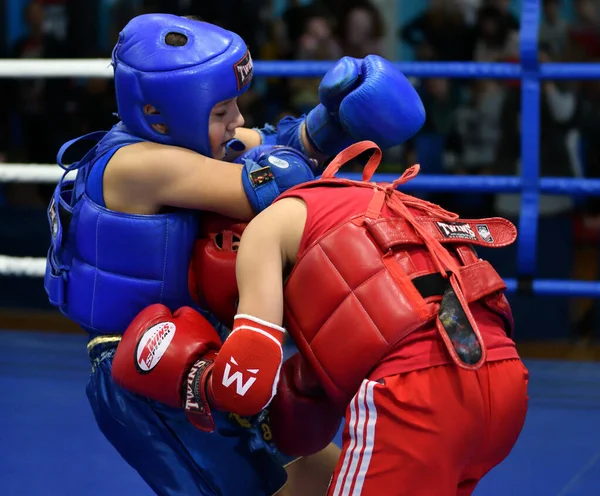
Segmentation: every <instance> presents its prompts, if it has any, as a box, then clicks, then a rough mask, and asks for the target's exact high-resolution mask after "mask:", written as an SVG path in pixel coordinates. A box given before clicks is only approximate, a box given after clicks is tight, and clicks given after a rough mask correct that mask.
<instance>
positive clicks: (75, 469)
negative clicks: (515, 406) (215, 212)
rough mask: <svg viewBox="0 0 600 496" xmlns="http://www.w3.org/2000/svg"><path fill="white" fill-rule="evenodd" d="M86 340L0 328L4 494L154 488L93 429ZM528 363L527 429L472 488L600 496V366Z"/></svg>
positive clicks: (139, 494)
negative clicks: (86, 394) (475, 486)
mask: <svg viewBox="0 0 600 496" xmlns="http://www.w3.org/2000/svg"><path fill="white" fill-rule="evenodd" d="M85 344H86V337H85V336H83V335H74V334H53V333H47V332H44V333H41V332H23V331H0V392H1V393H2V394H0V453H2V455H3V456H2V463H0V484H1V485H0V494H2V495H3V496H42V495H44V496H54V495H56V496H81V495H86V496H100V495H107V494H115V495H124V494H127V495H128V496H151V495H152V494H153V493H152V491H150V490H149V489H148V488H147V487H146V486H145V484H144V483H143V482H142V480H141V479H140V478H139V477H138V476H137V474H136V473H135V472H134V471H133V470H132V469H131V468H130V467H129V466H128V465H126V464H125V463H124V462H123V461H122V460H121V459H120V458H119V456H118V455H117V454H116V452H115V451H114V450H113V448H112V447H111V446H110V445H109V444H108V442H107V441H106V440H105V439H104V438H103V437H102V435H101V434H100V432H99V430H98V429H97V427H96V425H95V422H94V419H93V417H92V413H91V410H90V408H89V406H88V403H87V399H86V397H85V390H84V389H85V384H86V381H87V377H88V374H89V371H90V364H89V361H88V357H87V354H86V351H85ZM525 362H526V365H527V367H528V368H529V371H530V373H531V382H530V397H531V401H530V409H529V413H528V417H527V422H526V424H525V428H524V429H523V432H522V434H521V437H520V438H519V441H518V442H517V445H516V446H515V448H514V449H513V451H512V453H511V455H510V456H509V457H508V458H507V459H506V460H505V461H504V462H503V463H502V464H501V465H500V466H498V467H496V469H494V470H493V471H492V472H491V473H490V474H488V476H487V477H486V478H484V479H483V480H482V482H481V483H480V485H479V486H478V488H477V490H476V491H475V493H474V494H475V495H476V496H574V495H580V496H594V495H599V494H600V363H588V362H561V361H545V360H525ZM338 441H339V436H338ZM100 481H101V482H100Z"/></svg>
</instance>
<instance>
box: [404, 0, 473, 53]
mask: <svg viewBox="0 0 600 496" xmlns="http://www.w3.org/2000/svg"><path fill="white" fill-rule="evenodd" d="M398 34H399V35H400V37H401V38H402V40H403V41H405V42H406V43H408V44H409V45H410V46H411V47H412V48H413V49H414V50H415V54H416V57H417V59H418V60H437V61H465V60H472V54H473V31H472V29H471V28H470V27H469V25H468V24H467V22H466V20H465V18H464V16H463V13H462V11H461V9H460V7H459V6H458V4H457V3H456V2H455V1H454V0H430V2H429V7H428V9H427V10H426V11H425V12H424V13H423V14H421V15H419V16H418V17H416V18H415V19H414V20H412V21H411V22H409V23H408V24H406V25H405V26H404V27H402V28H401V29H400V30H399V32H398Z"/></svg>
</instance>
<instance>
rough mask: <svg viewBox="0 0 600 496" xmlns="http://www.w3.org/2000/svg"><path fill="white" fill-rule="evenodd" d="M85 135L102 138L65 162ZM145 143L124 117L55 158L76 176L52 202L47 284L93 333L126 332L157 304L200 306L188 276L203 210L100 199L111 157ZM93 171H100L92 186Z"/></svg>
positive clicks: (64, 182)
mask: <svg viewBox="0 0 600 496" xmlns="http://www.w3.org/2000/svg"><path fill="white" fill-rule="evenodd" d="M82 139H88V140H93V141H96V144H94V146H93V147H92V148H91V149H90V150H89V151H88V152H87V153H86V155H85V156H84V157H83V158H82V159H81V160H79V161H78V162H75V163H73V164H70V165H68V166H65V165H63V163H62V160H63V155H64V153H65V152H66V150H67V149H68V148H69V147H70V146H71V145H73V144H74V143H75V142H77V141H79V140H82ZM141 141H144V140H142V139H140V138H137V137H135V136H133V135H131V134H129V133H128V132H127V129H126V128H125V126H124V125H123V124H122V123H119V124H117V125H115V126H114V127H113V128H112V129H111V130H110V131H108V132H97V133H91V134H88V135H85V136H82V137H80V138H77V139H75V140H73V141H70V142H67V143H65V144H64V145H63V147H62V148H61V149H60V151H59V153H58V156H57V161H58V164H59V165H60V166H61V167H62V168H63V169H65V171H67V172H68V171H72V170H77V176H76V179H75V180H74V181H73V180H66V179H65V176H66V172H65V175H63V178H62V179H61V181H60V182H59V184H58V186H57V187H56V190H55V192H54V195H53V198H52V201H51V202H50V206H49V208H48V220H49V222H50V227H51V231H52V243H51V246H50V249H49V251H48V257H47V262H46V275H45V280H44V287H45V289H46V292H47V294H48V297H49V300H50V302H51V303H52V304H53V305H55V306H57V307H58V308H59V309H60V311H61V312H62V313H63V314H64V315H66V316H67V317H68V318H69V319H71V320H73V321H75V322H77V323H79V324H80V325H81V326H82V327H83V328H84V329H85V330H86V331H88V332H89V333H90V334H92V335H100V334H122V333H123V332H124V331H125V329H126V328H127V326H128V325H129V323H130V322H131V321H132V320H133V318H134V317H135V316H136V315H137V314H138V313H139V312H140V311H141V310H143V309H144V308H145V307H146V306H148V305H151V304H153V303H162V304H164V305H166V306H167V307H169V308H170V309H171V310H175V309H177V308H178V307H181V306H184V305H189V306H193V307H196V305H194V303H193V300H192V298H191V296H190V294H189V290H188V275H189V263H190V259H191V256H192V250H193V246H194V242H195V241H196V238H197V234H198V213H197V212H192V211H189V210H183V209H180V210H176V211H175V212H173V213H166V214H157V215H135V214H125V213H121V212H115V211H112V210H109V209H107V208H106V207H105V206H104V205H103V200H102V199H101V189H100V188H99V187H98V185H99V184H100V185H101V180H102V172H103V170H104V167H105V165H106V163H107V162H108V161H109V160H110V158H111V157H112V156H113V155H114V153H115V152H116V151H117V150H118V149H119V148H121V147H123V146H126V145H130V144H133V143H139V142H141ZM94 167H96V170H95V171H94V173H92V170H93V169H94ZM97 172H99V173H97ZM90 173H92V174H94V176H95V177H94V178H93V179H94V181H90V184H88V178H89V176H90ZM90 186H91V187H90ZM99 193H100V199H98V198H97V197H98V196H99ZM90 196H92V198H95V199H96V201H93V200H92V199H91V198H90Z"/></svg>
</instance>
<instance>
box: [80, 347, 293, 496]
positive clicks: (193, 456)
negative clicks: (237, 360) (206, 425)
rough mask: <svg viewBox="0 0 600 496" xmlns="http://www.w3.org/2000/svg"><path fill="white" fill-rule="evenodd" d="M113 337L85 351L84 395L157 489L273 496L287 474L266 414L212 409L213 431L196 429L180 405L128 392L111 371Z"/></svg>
mask: <svg viewBox="0 0 600 496" xmlns="http://www.w3.org/2000/svg"><path fill="white" fill-rule="evenodd" d="M116 344H117V343H112V344H111V345H110V346H107V345H100V346H95V347H94V348H92V349H91V350H90V357H91V359H92V374H91V377H90V380H89V383H88V386H87V396H88V399H89V402H90V404H91V406H92V410H93V412H94V416H95V417H96V422H97V423H98V426H99V427H100V430H101V431H102V433H103V434H104V436H105V437H106V439H108V441H109V442H110V443H111V444H112V445H113V446H114V447H115V448H116V449H117V451H118V452H119V454H120V455H121V456H122V457H123V458H124V459H125V461H126V462H127V463H129V465H131V466H132V467H133V468H134V469H135V470H137V472H138V473H139V474H140V475H141V477H142V478H143V479H144V480H145V481H146V483H147V484H148V485H149V486H150V487H151V488H152V489H153V490H154V492H155V493H156V494H158V495H159V496H174V495H178V496H181V495H186V496H195V495H210V496H213V495H215V496H216V495H219V496H228V495H252V496H271V495H273V494H275V493H276V492H277V491H278V490H279V489H281V487H283V485H284V484H285V482H286V480H287V475H286V472H285V469H284V466H285V465H286V464H288V463H290V462H291V461H292V459H290V458H287V457H284V456H283V455H281V454H280V453H278V452H277V451H276V450H275V449H274V448H273V446H272V445H270V444H269V442H268V441H269V440H270V431H269V428H268V424H267V422H266V421H260V420H259V419H246V418H240V417H238V416H235V415H233V414H227V413H222V412H216V413H214V415H213V416H214V420H215V424H216V430H215V431H214V432H211V433H207V432H203V431H200V430H198V429H196V428H195V427H194V426H193V425H192V424H190V422H189V421H188V420H187V417H186V416H185V414H184V412H183V410H179V409H174V408H170V407H168V406H166V405H163V404H160V403H157V402H155V401H152V400H149V399H147V398H144V397H141V396H137V395H134V394H131V393H129V392H127V391H125V390H123V389H122V388H120V387H119V386H117V385H116V384H114V382H113V380H112V377H111V368H112V358H113V356H114V353H115V349H116Z"/></svg>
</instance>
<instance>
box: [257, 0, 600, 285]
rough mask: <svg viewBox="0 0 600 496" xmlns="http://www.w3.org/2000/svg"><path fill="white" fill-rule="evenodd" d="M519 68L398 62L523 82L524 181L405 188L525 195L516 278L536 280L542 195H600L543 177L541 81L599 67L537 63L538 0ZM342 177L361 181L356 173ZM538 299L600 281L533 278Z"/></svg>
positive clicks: (527, 17)
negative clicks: (541, 154) (517, 275)
mask: <svg viewBox="0 0 600 496" xmlns="http://www.w3.org/2000/svg"><path fill="white" fill-rule="evenodd" d="M522 9H523V10H522V16H521V31H520V55H521V57H520V62H519V63H514V64H511V63H480V62H399V63H396V66H397V67H398V68H399V69H400V70H401V71H402V72H403V73H404V74H405V75H406V76H409V77H411V76H414V77H449V78H462V79H473V78H478V79H514V80H521V98H522V105H521V108H522V111H521V126H522V127H521V129H522V133H521V137H522V139H521V157H522V166H521V177H514V176H440V175H425V174H424V175H421V176H418V177H416V178H415V179H413V180H412V181H410V182H409V183H408V184H406V185H403V186H402V189H403V190H406V191H447V192H462V193H464V192H490V193H492V192H493V193H501V192H504V193H521V215H520V225H519V238H518V246H517V254H518V255H517V273H518V274H519V275H520V276H524V277H525V278H533V277H534V276H535V269H536V248H537V228H538V219H539V199H540V193H545V194H555V195H570V196H588V195H590V196H592V195H593V196H600V179H574V178H564V177H558V178H557V177H554V178H540V177H539V176H540V167H539V165H540V164H539V162H540V150H539V148H540V82H541V81H543V80H548V79H554V80H559V79H570V80H576V79H600V64H582V63H546V64H538V61H537V33H538V24H539V19H540V0H523V2H522ZM334 63H335V62H333V61H332V62H317V61H302V62H299V61H298V62H283V61H256V62H255V66H254V71H255V75H256V76H268V77H319V76H322V75H323V74H325V72H327V70H328V69H329V68H330V67H331V66H332V65H333V64H334ZM338 176H340V177H347V178H350V179H360V175H359V174H356V173H339V174H338ZM396 178H397V175H396V174H376V175H375V179H376V180H378V181H386V182H389V181H393V180H394V179H396ZM506 284H507V287H508V292H515V291H518V290H519V281H517V280H516V279H506ZM531 290H532V291H533V293H535V294H537V295H547V296H565V295H568V296H586V297H600V282H589V281H573V280H554V279H532V282H531Z"/></svg>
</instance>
